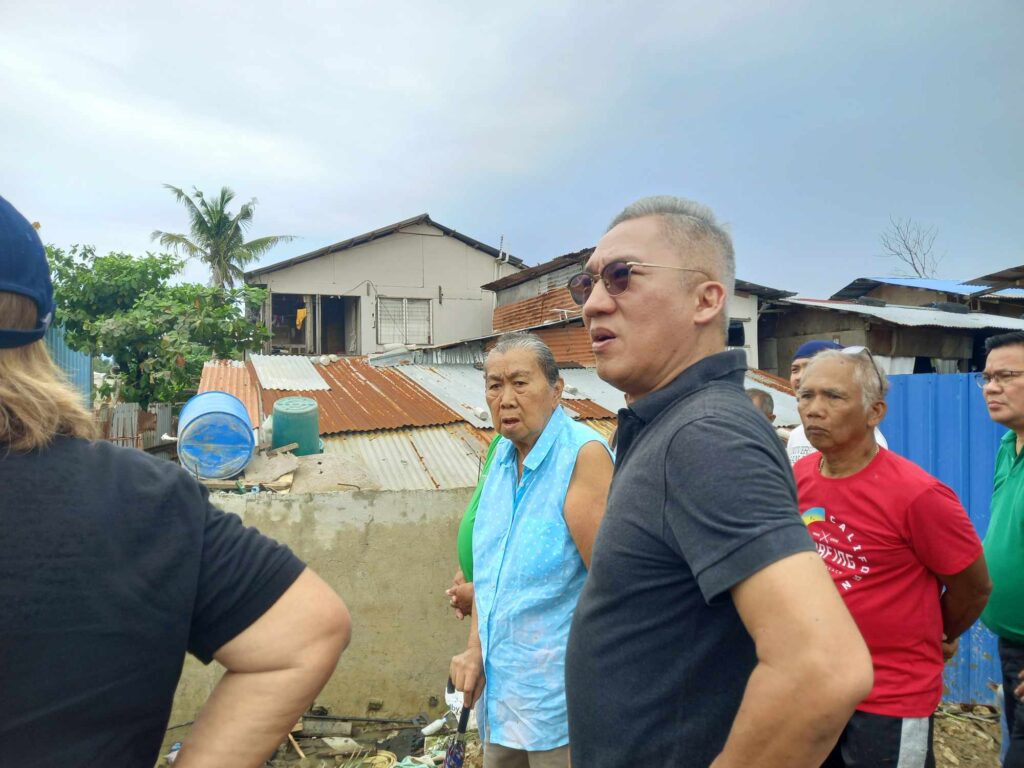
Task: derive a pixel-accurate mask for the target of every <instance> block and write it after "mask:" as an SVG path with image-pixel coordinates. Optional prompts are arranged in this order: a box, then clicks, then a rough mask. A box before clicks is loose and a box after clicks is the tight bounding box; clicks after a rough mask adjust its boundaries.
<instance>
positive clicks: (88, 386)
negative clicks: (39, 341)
mask: <svg viewBox="0 0 1024 768" xmlns="http://www.w3.org/2000/svg"><path fill="white" fill-rule="evenodd" d="M44 339H45V341H46V349H47V351H49V353H50V357H51V358H52V360H53V362H54V363H56V364H57V367H58V368H60V369H61V370H62V371H64V375H65V376H67V377H68V381H69V382H70V383H71V385H72V386H73V387H74V388H75V389H77V390H78V391H79V392H81V393H82V399H83V400H85V407H86V408H89V409H92V357H90V356H89V355H87V354H85V353H84V352H76V351H75V350H73V349H71V347H69V346H68V345H67V343H66V342H65V341H64V329H63V328H61V327H59V326H54V325H51V326H50V327H49V328H47V329H46V336H45V337H44Z"/></svg>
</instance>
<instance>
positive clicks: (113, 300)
mask: <svg viewBox="0 0 1024 768" xmlns="http://www.w3.org/2000/svg"><path fill="white" fill-rule="evenodd" d="M47 250H48V254H49V256H50V260H51V261H50V263H51V268H52V271H53V276H54V293H55V296H56V301H57V318H58V321H59V322H62V323H63V324H64V325H65V327H66V329H67V341H68V344H69V345H70V346H71V347H73V348H75V349H79V350H80V351H87V352H90V353H91V354H93V355H96V354H102V355H108V356H110V357H112V358H113V359H114V362H115V364H116V365H117V367H118V369H119V376H118V379H119V380H118V384H117V386H118V387H119V389H120V392H121V398H122V399H123V400H125V401H128V402H137V403H139V404H140V405H141V406H142V407H143V408H145V407H147V406H148V405H149V403H150V402H175V401H176V400H178V399H180V398H181V396H182V395H183V394H184V393H186V392H188V391H189V390H193V389H195V388H196V387H197V386H198V384H199V379H200V377H201V376H202V371H203V363H204V362H205V361H206V360H209V359H210V358H211V357H219V358H232V357H233V358H239V357H241V354H242V352H244V351H245V350H257V349H259V348H260V346H261V345H262V344H263V342H264V340H266V339H267V338H268V332H267V330H266V329H265V328H264V327H263V326H261V325H259V324H257V323H254V322H252V321H250V320H248V319H246V316H245V314H244V312H243V309H244V307H251V306H256V305H258V304H259V303H260V302H262V301H264V299H265V298H266V292H265V291H263V290H261V289H258V288H249V287H245V288H240V289H235V290H225V289H222V288H216V287H208V286H202V285H196V284H192V283H186V284H182V285H173V286H172V285H169V284H168V281H169V280H170V278H171V277H172V276H174V275H175V274H176V273H177V272H178V271H179V270H180V268H181V261H180V260H179V259H176V258H175V257H173V256H168V255H166V254H160V255H154V254H147V255H146V256H145V257H143V258H134V257H132V256H130V255H128V254H124V253H111V254H108V255H107V256H96V254H95V251H94V250H93V249H92V248H89V247H85V248H78V247H74V248H71V249H70V251H69V252H67V253H65V252H63V251H61V250H60V249H57V248H53V247H48V248H47ZM100 394H101V395H106V394H109V392H101V393H100Z"/></svg>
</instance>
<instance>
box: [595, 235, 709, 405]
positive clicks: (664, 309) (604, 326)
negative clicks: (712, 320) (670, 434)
mask: <svg viewBox="0 0 1024 768" xmlns="http://www.w3.org/2000/svg"><path fill="white" fill-rule="evenodd" d="M611 261H640V262H646V263H649V264H666V265H672V266H677V267H687V266H692V265H691V264H688V263H686V260H685V254H683V255H681V254H680V253H679V252H678V250H677V248H676V247H675V246H674V245H673V244H672V243H671V242H670V241H669V240H668V238H667V237H666V236H665V233H664V225H663V223H662V221H661V220H660V219H658V218H657V217H653V216H647V217H644V218H641V219H632V220H629V221H624V222H622V223H621V224H619V225H618V226H616V227H615V228H614V229H612V230H611V231H609V232H607V233H606V234H605V236H604V237H602V238H601V241H600V242H599V243H598V244H597V248H596V249H595V250H594V253H593V255H592V256H591V257H590V259H589V260H588V261H587V264H586V267H585V269H586V270H587V271H588V272H590V273H591V274H594V275H596V274H600V272H601V270H602V269H603V268H604V266H605V265H606V264H608V263H609V262H611ZM694 276H695V274H694V273H692V272H679V271H676V270H668V269H651V268H648V267H633V269H632V272H631V274H630V279H629V287H628V289H627V290H626V291H625V292H624V293H621V294H619V295H617V296H609V295H608V291H607V289H606V288H605V286H604V284H603V283H602V282H601V281H600V280H596V281H595V285H594V289H593V291H592V292H591V294H590V297H589V298H588V299H587V301H586V303H585V304H584V305H583V322H584V324H585V325H586V326H587V329H588V330H589V331H590V338H591V342H592V344H591V347H592V349H593V351H594V356H595V357H596V358H597V373H598V375H599V376H600V377H601V378H602V379H604V380H605V381H607V382H608V383H609V384H611V385H612V386H614V387H616V388H618V389H620V390H622V391H623V392H625V393H626V395H627V396H628V397H629V398H630V399H632V400H635V399H637V398H640V397H643V396H644V395H646V394H648V393H650V392H653V391H654V390H656V389H659V388H660V387H662V386H665V385H666V384H668V383H669V382H670V381H671V380H672V379H673V378H675V376H677V375H678V374H679V373H680V372H681V371H682V370H683V369H684V368H685V367H686V364H687V361H688V359H689V358H690V356H691V355H692V348H693V342H694V339H695V335H696V334H695V329H694V314H695V310H696V302H695V300H694V291H693V288H692V285H691V283H692V280H693V277H694ZM698 277H699V276H698ZM688 280H689V281H691V282H690V283H688ZM688 286H690V287H688Z"/></svg>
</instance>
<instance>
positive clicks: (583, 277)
mask: <svg viewBox="0 0 1024 768" xmlns="http://www.w3.org/2000/svg"><path fill="white" fill-rule="evenodd" d="M633 267H654V268H657V269H675V270H678V271H679V272H697V273H699V274H702V275H704V276H705V277H707V276H708V273H707V272H705V271H704V270H702V269H691V268H690V267H676V266H673V265H672V264H647V263H646V262H643V261H609V262H608V263H607V264H605V265H604V268H603V269H602V270H601V274H600V275H592V274H591V273H590V272H578V273H577V274H575V275H573V276H572V277H570V278H569V295H570V296H572V300H573V301H575V302H576V303H577V304H578V305H580V306H581V307H582V306H583V305H584V304H586V302H587V299H589V298H590V294H591V293H593V291H594V282H595V280H596V279H597V277H600V278H601V282H602V283H604V287H605V289H606V290H607V291H608V295H609V296H618V295H620V294H622V293H625V292H626V289H627V288H629V276H630V273H631V272H632V271H633Z"/></svg>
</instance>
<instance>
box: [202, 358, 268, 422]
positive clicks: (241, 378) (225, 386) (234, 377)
mask: <svg viewBox="0 0 1024 768" xmlns="http://www.w3.org/2000/svg"><path fill="white" fill-rule="evenodd" d="M199 392H227V393H228V394H229V395H234V396H235V397H237V398H238V399H239V400H241V401H242V402H243V403H245V410H247V411H248V412H249V420H250V421H251V422H252V425H253V427H258V426H259V425H260V399H259V391H258V390H257V388H256V383H255V382H254V381H253V380H252V378H251V377H250V376H249V369H248V368H247V367H246V365H245V363H242V362H239V361H237V360H207V361H206V362H205V363H204V364H203V377H202V379H200V381H199Z"/></svg>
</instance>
